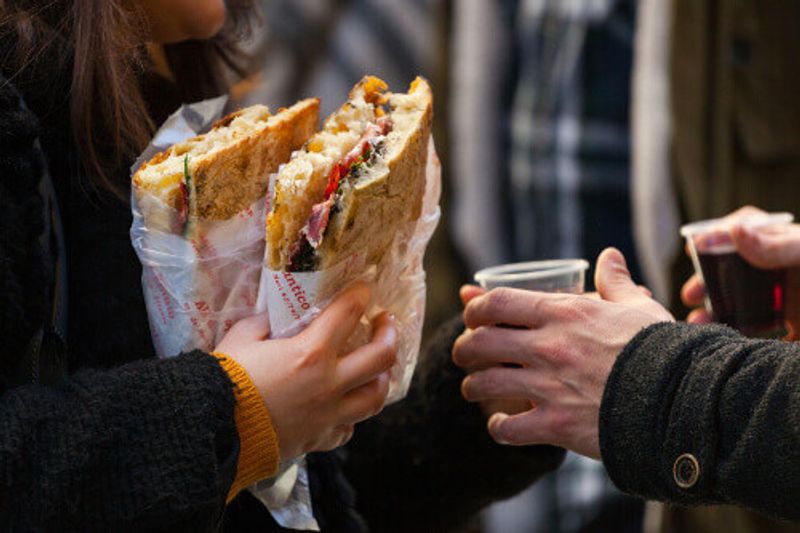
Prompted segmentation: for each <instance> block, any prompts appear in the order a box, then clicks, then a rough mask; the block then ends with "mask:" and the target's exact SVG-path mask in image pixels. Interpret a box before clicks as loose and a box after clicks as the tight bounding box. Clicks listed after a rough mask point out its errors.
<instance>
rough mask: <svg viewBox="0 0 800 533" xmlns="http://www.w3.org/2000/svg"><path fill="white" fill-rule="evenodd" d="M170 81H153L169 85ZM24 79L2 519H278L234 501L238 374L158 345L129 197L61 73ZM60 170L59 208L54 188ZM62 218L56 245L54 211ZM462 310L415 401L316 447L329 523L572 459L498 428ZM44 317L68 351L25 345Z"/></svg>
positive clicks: (466, 501)
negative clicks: (462, 343) (116, 192)
mask: <svg viewBox="0 0 800 533" xmlns="http://www.w3.org/2000/svg"><path fill="white" fill-rule="evenodd" d="M162 86H163V87H161V89H160V90H157V91H153V92H152V94H158V95H159V98H161V99H162V100H164V101H170V100H169V98H171V97H174V91H172V92H171V91H170V87H169V85H168V84H166V83H163V82H162ZM22 87H23V92H24V93H25V95H26V99H25V100H26V101H25V102H23V100H22V98H21V97H20V94H19V92H18V91H17V90H16V89H15V87H14V85H12V84H10V83H9V82H8V81H7V80H6V79H3V78H2V77H0V280H2V287H0V290H1V291H2V293H1V294H2V297H1V298H2V300H0V333H1V334H2V338H3V339H4V341H5V346H4V348H5V349H4V351H3V356H2V357H0V384H1V385H2V389H0V390H1V391H2V392H3V395H2V399H1V400H0V528H2V529H7V528H17V529H28V528H31V527H35V526H36V527H42V528H44V529H46V530H115V531H119V530H134V529H135V530H151V531H159V530H175V529H176V528H177V527H178V526H179V525H180V526H182V527H189V528H191V530H204V529H215V528H217V527H218V526H220V525H221V526H222V527H224V528H225V529H229V530H232V531H247V530H250V529H252V530H258V531H269V530H277V529H279V528H278V527H277V526H276V525H275V524H274V522H273V521H272V520H271V517H270V516H269V514H268V513H267V512H266V511H265V510H264V509H263V508H262V507H261V506H260V504H258V503H257V502H256V501H255V500H254V498H252V497H251V496H250V495H249V494H247V493H242V495H240V497H238V498H237V499H236V500H235V501H234V502H233V503H232V504H231V505H230V506H229V507H228V509H227V510H225V509H224V498H225V494H226V492H227V490H228V488H229V487H230V484H231V482H232V479H233V476H234V473H235V466H236V460H237V457H238V435H237V432H236V428H235V425H234V421H233V406H234V398H233V394H232V388H231V383H230V380H229V379H228V377H227V375H226V374H225V373H224V372H223V371H222V370H221V368H220V367H219V365H218V364H217V363H216V362H215V360H214V359H213V358H212V357H211V356H209V355H208V354H205V353H202V352H194V353H191V354H184V355H181V356H180V357H178V358H175V359H171V360H158V359H156V358H155V357H154V352H153V348H152V345H151V341H150V334H149V329H148V326H147V319H146V313H145V307H144V303H143V295H142V290H141V281H140V279H141V270H140V265H139V262H138V260H137V258H136V256H135V255H134V253H133V250H132V248H131V245H130V242H129V236H128V230H129V227H130V223H131V215H130V209H129V207H128V206H127V205H126V204H125V203H124V202H122V201H119V200H117V199H115V198H114V197H112V196H111V195H109V194H106V193H103V192H100V191H97V190H95V189H93V188H92V187H91V185H89V184H88V183H87V182H86V181H85V179H84V178H83V177H82V172H81V167H80V162H79V161H78V158H77V155H76V150H75V149H74V147H73V146H72V141H71V136H70V133H69V122H68V120H67V118H66V117H65V111H64V110H66V109H68V106H67V102H66V96H65V95H66V94H67V93H66V91H57V90H47V91H42V90H34V89H33V88H30V87H25V86H22ZM25 89H30V90H25ZM39 89H40V88H39ZM161 103H162V104H163V101H162V102H161ZM173 103H174V106H177V100H174V102H173ZM26 104H27V105H28V106H30V108H27V107H26ZM162 107H164V108H165V109H168V108H170V107H172V108H174V107H173V106H167V105H162ZM154 118H155V120H156V121H159V120H162V119H163V118H164V117H163V116H155V117H154ZM37 139H38V141H37ZM48 170H49V173H50V175H51V177H52V183H53V184H54V185H55V191H56V192H55V198H56V199H57V203H58V204H59V205H60V216H59V215H58V213H56V212H55V211H52V212H51V210H49V209H48V208H47V205H46V198H47V195H46V194H43V193H42V191H43V190H44V189H43V184H44V183H45V180H44V176H45V172H47V171H48ZM121 172H124V174H125V176H126V177H127V172H126V171H124V170H122V171H121ZM59 220H60V221H61V222H63V232H61V233H62V235H61V236H62V237H64V241H65V243H66V248H65V250H64V252H65V253H63V254H62V257H61V261H57V258H58V256H59V254H58V251H59V246H58V241H59V238H58V237H59V236H58V235H57V233H58V232H55V231H51V229H48V228H49V226H50V225H51V224H50V223H51V222H58V221H59ZM53 227H54V228H55V227H57V224H56V225H55V226H53ZM57 264H58V267H57V266H56V265H57ZM63 272H66V289H67V291H66V292H67V293H68V294H67V295H66V297H65V298H62V299H61V301H62V303H64V302H63V301H64V300H66V305H65V306H64V308H65V310H66V313H62V315H63V316H62V320H60V321H59V320H53V319H52V316H51V315H52V308H51V302H53V296H54V295H55V294H61V293H64V292H65V291H59V290H58V287H57V284H56V283H55V281H56V280H57V279H58V275H59V273H63ZM59 322H60V323H61V324H62V326H61V327H59V325H58V323H59ZM51 325H52V326H53V327H51ZM461 327H462V326H461V325H460V323H456V324H454V325H450V326H449V327H447V328H444V329H442V330H441V332H440V335H439V338H438V339H437V341H436V342H435V343H434V346H433V347H432V348H431V349H429V350H427V351H426V352H425V353H423V354H422V356H421V361H420V372H419V373H418V375H417V377H416V378H415V380H414V382H413V384H412V390H411V392H410V394H409V398H408V400H407V401H405V402H403V403H400V404H397V405H396V406H391V407H389V408H387V409H386V410H385V412H384V413H383V414H382V415H381V416H380V417H378V418H376V419H373V420H371V421H369V422H366V423H364V424H362V425H360V426H359V427H358V428H357V431H356V435H355V437H354V439H353V442H352V444H351V445H350V446H349V447H348V448H347V449H346V450H344V452H337V453H329V454H312V455H311V456H310V457H309V464H310V481H311V485H312V496H313V500H314V507H315V513H316V514H317V515H318V517H319V519H320V523H321V524H322V526H323V529H324V530H328V531H359V530H362V529H364V522H363V521H362V519H361V518H360V517H359V513H358V512H357V511H356V509H358V510H360V511H362V513H363V515H364V516H365V517H366V518H367V521H368V522H369V524H370V525H371V526H374V529H375V530H376V531H389V530H398V531H414V530H418V529H419V528H436V529H437V530H442V529H444V528H447V527H454V526H456V525H458V524H459V523H460V522H462V521H463V520H465V519H468V518H469V517H470V516H472V515H474V513H475V512H476V511H477V510H478V509H479V508H480V507H482V506H483V505H485V504H486V503H488V502H490V501H492V500H493V499H496V498H498V497H503V496H508V495H511V494H513V493H514V492H516V491H518V490H521V489H522V488H524V487H525V486H527V485H528V484H530V483H531V482H533V480H534V479H536V477H538V476H539V475H541V474H542V473H544V472H545V471H548V470H551V469H553V468H555V467H556V466H557V465H558V464H559V463H560V461H561V459H562V457H563V451H562V450H558V449H554V448H550V447H532V448H527V449H515V448H507V447H502V446H498V445H496V444H494V443H493V442H492V441H491V440H490V439H489V437H488V436H487V434H486V431H485V420H484V418H483V416H482V414H481V413H480V411H479V410H478V409H477V407H475V406H474V405H470V404H467V403H466V402H464V401H462V400H461V398H460V394H459V383H460V380H461V379H462V377H463V376H462V374H461V373H460V371H459V370H457V369H456V368H455V367H454V366H453V365H452V364H451V363H450V355H449V352H450V345H451V344H452V339H453V338H454V336H455V335H457V333H458V332H459V331H460V329H461ZM42 331H44V332H45V335H44V338H45V339H51V340H50V342H51V343H54V344H60V343H61V341H65V342H66V345H67V346H68V349H67V350H66V351H65V352H64V354H65V356H66V357H65V358H64V359H58V358H55V359H54V360H49V359H47V358H45V359H43V360H42V361H38V360H37V359H35V358H34V359H31V358H30V357H28V356H27V355H26V354H29V353H30V352H31V347H32V346H34V345H35V342H34V343H32V342H31V339H38V338H42V336H41V335H40V333H41V332H42ZM53 339H54V340H53ZM56 352H58V350H56ZM21 383H27V384H26V385H21ZM345 473H346V475H345ZM347 479H350V480H352V481H353V486H350V484H349V483H348V481H347Z"/></svg>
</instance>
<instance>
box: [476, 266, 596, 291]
mask: <svg viewBox="0 0 800 533" xmlns="http://www.w3.org/2000/svg"><path fill="white" fill-rule="evenodd" d="M588 268H589V262H588V261H585V260H583V259H556V260H551V261H528V262H525V263H510V264H506V265H498V266H493V267H489V268H484V269H483V270H480V271H478V272H476V273H475V281H477V282H478V284H479V285H480V286H481V287H483V288H484V289H486V290H492V289H494V288H496V287H511V288H513V289H525V290H529V291H542V292H569V293H574V294H580V293H582V292H583V287H584V283H585V278H586V270H587V269H588Z"/></svg>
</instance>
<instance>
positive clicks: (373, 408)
mask: <svg viewBox="0 0 800 533" xmlns="http://www.w3.org/2000/svg"><path fill="white" fill-rule="evenodd" d="M387 390H388V389H387ZM385 399H386V395H385V394H383V391H379V394H377V395H376V396H375V397H374V398H372V400H371V401H370V409H369V416H375V415H377V414H379V413H380V412H381V411H383V404H384V401H385Z"/></svg>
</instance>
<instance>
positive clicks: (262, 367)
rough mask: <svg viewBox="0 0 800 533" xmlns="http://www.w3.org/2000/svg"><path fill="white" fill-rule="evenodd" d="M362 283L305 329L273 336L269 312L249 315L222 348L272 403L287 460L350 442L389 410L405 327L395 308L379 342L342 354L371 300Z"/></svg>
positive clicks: (384, 319)
mask: <svg viewBox="0 0 800 533" xmlns="http://www.w3.org/2000/svg"><path fill="white" fill-rule="evenodd" d="M369 297H370V291H369V288H368V287H367V286H366V285H363V284H358V285H355V286H353V287H351V288H350V289H348V290H347V291H345V292H344V293H343V294H341V295H340V296H339V297H338V298H336V299H335V300H334V301H333V302H332V303H331V304H330V305H329V306H328V307H327V308H326V309H325V310H324V311H323V312H322V314H320V316H318V317H317V318H316V319H315V320H314V321H313V322H312V323H311V324H310V325H309V326H308V327H307V328H306V329H305V330H304V331H303V332H302V333H300V334H298V335H297V336H295V337H291V338H286V339H268V340H265V339H266V337H267V336H268V334H269V323H268V320H267V317H266V315H263V314H262V315H256V316H253V317H250V318H247V319H245V320H241V321H240V322H238V323H237V324H236V325H234V327H233V328H232V329H231V331H230V332H228V334H227V335H226V336H225V338H224V339H222V342H221V343H220V344H219V346H217V348H216V350H215V351H218V352H220V353H224V354H225V355H227V356H228V357H231V358H233V359H235V360H236V361H237V362H238V363H239V364H240V365H241V366H242V367H243V368H244V369H245V370H246V371H247V373H248V374H249V375H250V377H251V379H252V380H253V382H254V384H255V386H256V387H257V388H258V390H259V391H260V392H261V396H262V397H263V398H264V402H265V403H266V405H267V408H268V410H269V413H270V416H271V418H272V424H273V427H274V429H275V433H276V434H277V435H278V443H279V447H280V453H281V460H288V459H292V458H294V457H297V456H299V455H302V454H304V453H308V452H312V451H327V450H331V449H333V448H336V447H338V446H341V445H342V444H344V443H345V442H347V441H348V440H349V439H350V437H351V435H352V433H353V426H354V424H356V423H357V422H360V421H362V420H365V419H367V418H369V417H371V416H373V415H375V414H377V413H379V412H380V411H381V409H382V408H383V404H384V402H385V400H386V394H387V392H388V390H389V370H390V368H391V367H392V365H393V364H394V363H395V359H396V353H397V332H396V330H395V327H394V323H393V319H392V318H390V317H389V316H388V315H387V314H385V313H384V314H382V315H380V316H379V317H377V318H376V319H375V321H374V323H373V329H374V333H373V336H372V340H371V341H370V342H369V343H368V344H365V345H364V346H361V347H360V348H357V349H355V350H353V351H352V352H350V353H342V352H343V350H344V346H345V344H346V343H347V340H348V338H349V337H350V335H351V334H352V333H353V331H354V330H355V328H356V326H357V325H358V323H359V321H360V319H361V316H362V314H363V313H364V310H365V309H366V307H367V303H368V302H369Z"/></svg>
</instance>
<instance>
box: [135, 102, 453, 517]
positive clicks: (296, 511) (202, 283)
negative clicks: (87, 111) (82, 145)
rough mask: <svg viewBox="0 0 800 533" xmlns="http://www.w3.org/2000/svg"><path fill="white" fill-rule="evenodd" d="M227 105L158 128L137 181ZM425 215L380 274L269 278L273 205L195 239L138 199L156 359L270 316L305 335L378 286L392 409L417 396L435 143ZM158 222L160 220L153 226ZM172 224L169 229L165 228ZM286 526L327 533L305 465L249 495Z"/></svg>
mask: <svg viewBox="0 0 800 533" xmlns="http://www.w3.org/2000/svg"><path fill="white" fill-rule="evenodd" d="M226 100H227V99H226V98H217V99H214V100H208V101H205V102H200V103H197V104H192V105H188V106H182V107H181V108H180V109H179V110H178V111H176V112H175V113H174V114H173V115H172V116H171V117H170V118H169V119H168V120H167V121H166V122H165V123H164V125H163V126H162V127H161V129H159V131H158V133H157V134H156V136H155V137H154V138H153V140H152V141H151V144H150V145H149V146H148V148H147V149H146V150H145V152H144V153H143V154H142V155H141V156H140V157H139V159H138V160H137V162H136V164H135V165H134V166H133V167H132V172H135V170H136V169H138V167H139V166H140V165H141V164H142V163H143V162H145V161H147V160H149V159H150V158H151V157H152V156H153V155H155V154H156V153H157V152H160V151H162V150H164V149H166V148H168V147H169V146H170V145H172V144H174V143H176V142H180V141H182V140H185V139H187V138H189V137H192V136H195V135H197V134H199V133H203V132H205V131H207V130H208V128H209V127H210V126H211V124H212V123H213V122H215V121H216V120H218V119H219V118H221V117H222V115H223V113H224V109H225V104H226ZM427 179H428V182H427V188H426V193H425V200H424V203H423V213H422V216H421V217H420V219H419V220H417V221H415V222H414V223H409V224H408V225H407V226H406V227H403V228H401V229H400V231H399V233H398V236H397V238H396V239H395V241H394V242H393V244H392V246H391V249H390V251H389V253H387V255H386V256H385V258H384V259H383V260H382V261H381V263H380V264H378V265H366V264H365V263H364V260H363V258H360V257H357V256H354V257H350V258H347V259H346V260H345V261H342V262H341V263H339V264H338V265H336V266H334V267H333V268H332V269H329V270H326V271H322V272H313V273H303V274H300V273H295V274H289V273H283V272H270V271H269V270H267V269H266V268H264V267H263V265H264V253H265V231H266V223H265V220H266V212H267V211H268V198H265V199H263V200H259V201H257V202H255V203H254V204H253V205H252V206H250V208H249V209H246V210H245V211H242V212H241V213H238V214H237V215H236V216H234V217H233V218H231V219H229V220H225V221H206V220H193V221H191V222H192V231H191V233H190V236H183V235H177V234H173V233H167V232H164V231H160V230H157V229H154V228H152V227H147V226H146V224H145V220H144V218H143V216H142V212H141V209H140V208H141V207H142V206H140V205H138V204H137V200H136V198H135V196H133V198H132V209H133V225H132V227H131V241H132V243H133V246H134V249H135V250H136V253H137V255H138V256H139V259H140V261H141V262H142V266H143V274H142V283H143V288H144V295H145V303H146V305H147V314H148V317H149V321H150V328H151V333H152V336H153V342H154V345H155V348H156V352H157V353H158V355H159V356H161V357H170V356H174V355H177V354H179V353H181V352H185V351H188V350H193V349H202V350H206V351H210V350H212V349H213V348H214V346H216V345H217V343H218V342H219V341H220V340H221V339H222V337H223V335H224V334H225V332H227V330H228V329H229V328H230V327H231V326H232V325H233V324H234V323H235V322H236V321H237V320H239V319H241V318H244V317H247V316H251V315H252V314H254V313H256V312H260V311H264V310H268V311H269V317H270V327H271V336H273V337H287V336H291V335H294V334H295V333H297V332H299V331H300V330H301V329H302V328H303V327H304V326H305V325H306V324H308V323H309V322H310V321H311V320H312V319H313V318H314V317H315V316H316V315H317V314H319V312H320V310H321V309H323V308H324V307H325V305H326V304H327V303H328V302H330V300H331V299H332V298H333V296H335V294H336V293H338V292H339V291H341V290H342V289H344V288H345V287H346V286H348V285H349V284H350V283H352V282H353V281H356V280H364V281H368V282H371V284H372V288H373V300H372V303H371V305H370V308H369V309H368V312H367V316H368V317H370V318H371V317H372V316H373V315H375V314H377V313H379V312H380V311H382V310H388V311H389V312H391V313H393V314H394V315H395V317H396V324H397V327H398V330H399V339H398V342H399V348H398V364H397V365H396V367H395V368H394V369H393V371H392V380H391V385H390V392H389V401H397V400H399V399H400V398H402V397H403V396H404V395H405V394H406V391H407V390H408V385H409V383H410V381H411V376H412V374H413V372H414V366H415V364H416V360H417V355H418V353H419V346H420V340H421V333H422V323H423V320H424V311H425V273H424V271H423V269H422V258H423V255H424V253H425V247H426V245H427V243H428V241H429V240H430V237H431V235H432V234H433V231H434V229H435V228H436V224H437V222H438V220H439V216H440V214H439V195H440V166H439V161H438V159H437V157H436V154H435V151H434V147H433V140H431V142H430V147H429V157H428V174H427ZM142 201H143V202H147V204H148V205H147V206H146V207H147V213H148V217H153V216H155V217H157V218H158V220H159V222H158V226H159V227H161V228H164V227H178V226H180V224H172V223H170V222H171V221H177V220H178V218H179V214H178V213H177V212H176V211H175V210H173V209H171V208H170V207H169V206H167V205H165V204H163V203H161V202H160V201H159V200H157V199H155V198H153V197H147V198H144V199H143V200H142ZM151 220H152V219H151ZM164 221H167V223H165V222H164ZM369 334H370V331H369V322H368V321H367V320H365V321H364V323H363V324H362V327H361V328H360V329H359V330H358V332H357V333H356V334H355V335H354V336H353V337H352V338H351V340H350V343H351V344H352V345H353V346H355V345H357V344H358V343H363V342H364V341H365V340H366V339H367V338H368V336H369ZM249 490H250V491H251V492H252V493H253V494H254V495H255V496H256V497H257V498H258V499H259V500H260V501H261V502H262V503H263V504H264V505H265V506H266V507H267V508H268V509H269V510H270V512H271V513H272V515H273V517H274V518H275V519H276V521H277V522H278V523H279V524H280V525H281V526H283V527H287V528H291V529H300V530H318V529H319V527H318V525H317V523H316V520H315V519H314V517H313V512H312V508H311V497H310V491H309V486H308V475H307V472H306V467H305V461H304V459H302V458H301V459H299V460H297V461H293V462H289V463H287V464H284V465H282V466H281V471H280V474H279V475H278V476H276V477H275V478H273V479H270V480H265V481H263V482H260V483H258V484H256V485H253V486H252V487H250V489H249Z"/></svg>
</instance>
